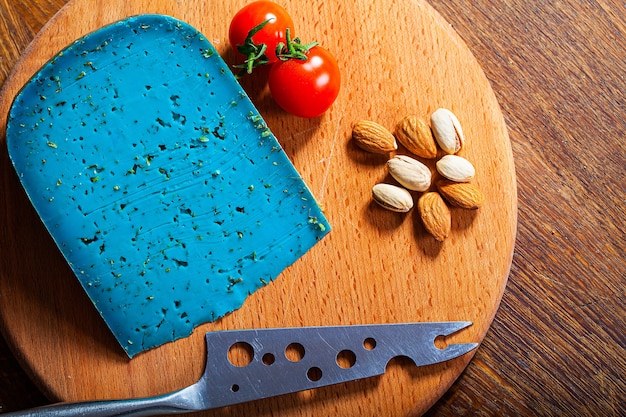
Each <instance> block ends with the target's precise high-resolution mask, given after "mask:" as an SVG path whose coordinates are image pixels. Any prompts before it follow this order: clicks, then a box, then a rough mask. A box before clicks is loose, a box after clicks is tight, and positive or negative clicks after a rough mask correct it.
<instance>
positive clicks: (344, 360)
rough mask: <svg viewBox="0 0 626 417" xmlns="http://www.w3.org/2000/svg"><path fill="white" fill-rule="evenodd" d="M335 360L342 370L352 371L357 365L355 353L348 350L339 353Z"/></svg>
mask: <svg viewBox="0 0 626 417" xmlns="http://www.w3.org/2000/svg"><path fill="white" fill-rule="evenodd" d="M335 360H336V362H337V365H339V367H340V368H343V369H350V368H352V367H353V366H354V364H355V363H356V355H355V354H354V352H353V351H351V350H347V349H346V350H342V351H341V352H339V353H338V354H337V358H335Z"/></svg>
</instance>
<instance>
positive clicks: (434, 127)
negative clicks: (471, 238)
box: [352, 108, 484, 241]
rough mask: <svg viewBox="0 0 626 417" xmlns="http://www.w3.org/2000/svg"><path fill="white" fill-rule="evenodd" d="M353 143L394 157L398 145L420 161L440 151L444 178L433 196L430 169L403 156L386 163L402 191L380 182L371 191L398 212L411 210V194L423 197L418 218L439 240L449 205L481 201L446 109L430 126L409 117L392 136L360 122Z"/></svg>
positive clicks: (460, 139) (455, 121)
mask: <svg viewBox="0 0 626 417" xmlns="http://www.w3.org/2000/svg"><path fill="white" fill-rule="evenodd" d="M352 138H353V140H354V142H355V143H356V145H357V146H358V147H360V148H361V149H363V150H365V151H368V152H373V153H378V154H386V155H389V154H391V153H395V152H396V151H397V150H398V143H397V142H400V143H401V144H402V146H404V148H405V149H406V150H407V151H409V152H410V153H412V154H413V155H415V156H417V157H419V158H423V159H435V158H437V155H438V149H441V150H442V151H443V153H444V154H445V155H444V156H443V157H441V158H440V159H439V160H438V161H437V162H436V167H437V172H438V174H439V175H440V176H441V177H442V179H439V180H437V181H436V183H435V185H436V191H431V185H432V181H433V178H432V173H431V171H430V168H428V166H426V165H425V164H424V163H422V162H420V161H419V160H417V159H415V158H413V157H411V156H407V155H395V156H393V157H392V158H391V159H389V160H388V161H387V171H388V172H389V174H390V175H391V176H392V177H393V178H394V179H395V180H396V181H397V182H398V183H399V184H400V186H397V185H392V184H384V183H383V184H376V185H375V186H374V187H373V188H372V196H373V198H374V200H375V201H376V202H377V203H378V204H380V205H381V206H382V207H385V208H386V209H389V210H392V211H397V212H401V213H406V212H408V211H410V210H411V209H412V208H413V205H414V203H413V196H412V194H411V192H410V191H416V192H421V193H422V194H421V196H420V197H419V200H418V202H417V209H418V211H419V214H420V218H421V219H422V223H423V224H424V228H425V229H426V231H428V233H430V234H431V235H432V236H433V237H434V238H435V239H437V240H439V241H443V240H444V239H445V238H447V237H448V235H449V234H450V228H451V223H452V220H451V214H450V209H449V207H448V204H450V205H452V206H455V207H461V208H464V209H477V208H479V207H480V206H481V205H482V204H483V202H484V196H483V194H482V193H481V191H480V189H478V187H476V186H475V185H474V184H472V183H471V182H470V181H471V180H472V179H473V178H474V175H475V173H476V172H475V169H474V166H473V165H472V163H471V162H470V161H468V160H467V159H465V158H463V157H461V156H459V155H457V153H458V152H459V151H460V150H461V149H463V147H464V146H465V144H466V139H465V136H464V134H463V130H462V128H461V124H460V123H459V120H458V119H457V117H456V116H455V115H454V113H452V112H451V111H450V110H447V109H444V108H440V109H438V110H436V111H435V112H434V113H433V114H432V115H431V116H430V124H429V123H427V121H425V120H424V119H422V118H420V117H418V116H414V115H410V116H407V117H405V118H404V119H402V120H401V121H400V122H399V123H398V124H397V125H396V128H395V132H394V133H391V132H390V131H389V130H387V129H386V128H385V127H384V126H382V125H380V124H378V123H376V122H372V121H368V120H360V121H358V122H357V123H356V124H355V125H354V127H353V129H352ZM396 140H397V141H396ZM444 199H445V201H444ZM446 201H447V203H448V204H446Z"/></svg>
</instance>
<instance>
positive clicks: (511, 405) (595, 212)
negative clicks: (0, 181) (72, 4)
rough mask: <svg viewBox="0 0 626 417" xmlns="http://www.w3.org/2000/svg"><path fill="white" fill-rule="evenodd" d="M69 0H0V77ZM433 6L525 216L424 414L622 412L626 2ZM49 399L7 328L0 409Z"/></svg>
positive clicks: (625, 367)
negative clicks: (491, 117)
mask: <svg viewBox="0 0 626 417" xmlns="http://www.w3.org/2000/svg"><path fill="white" fill-rule="evenodd" d="M65 2H66V1H65V0H0V82H2V81H4V79H5V78H6V76H7V74H8V72H9V71H10V69H11V68H12V66H13V64H14V63H15V61H16V60H17V58H18V57H19V55H20V54H21V53H22V52H23V51H24V49H25V48H26V46H27V45H28V43H29V42H30V40H31V39H32V38H33V37H34V35H35V34H36V33H37V31H38V30H39V29H40V28H41V27H42V26H43V25H44V24H45V23H46V21H47V20H48V19H49V18H51V17H52V15H53V14H54V13H55V12H56V11H57V10H58V9H59V8H60V7H61V6H63V4H65ZM431 4H432V5H433V6H434V8H435V9H436V10H438V11H439V12H440V13H441V14H442V15H443V16H444V17H445V18H446V19H447V20H448V21H449V22H450V24H451V25H452V26H453V27H454V28H455V30H456V31H457V32H458V33H459V34H460V36H461V37H462V38H463V39H464V40H465V41H466V42H467V44H468V46H469V47H470V49H471V50H472V51H473V53H474V55H475V56H476V57H477V59H478V61H479V62H480V63H481V65H482V66H483V68H484V71H485V73H486V75H487V77H488V78H489V80H490V81H491V83H492V86H493V88H494V90H495V93H496V95H497V97H498V99H499V101H500V104H501V106H502V110H503V113H504V116H505V119H506V122H507V125H508V127H509V131H510V138H511V141H512V146H513V152H514V157H515V164H516V172H517V179H518V192H519V225H518V236H517V241H516V250H515V255H514V258H513V265H512V269H511V274H510V278H509V283H508V286H507V290H506V292H505V294H504V298H503V300H502V304H501V307H500V310H499V311H498V314H497V316H496V319H495V322H494V323H493V326H492V327H491V330H490V332H489V333H488V334H487V337H486V339H485V340H484V342H483V344H482V345H481V347H480V349H479V351H478V353H477V354H476V356H475V358H474V359H473V361H472V362H471V364H470V365H469V367H468V368H467V370H466V371H465V372H464V374H463V375H462V376H461V377H460V378H459V380H458V381H457V382H456V383H455V384H454V385H453V387H452V388H451V389H450V390H449V391H448V393H447V394H446V395H445V396H444V397H443V398H442V399H441V400H440V401H439V402H438V403H437V404H436V405H435V406H434V407H433V408H432V409H431V411H430V412H429V415H433V416H435V415H437V416H440V415H443V416H451V415H482V416H496V415H498V416H501V415H539V416H554V415H572V416H574V415H576V416H581V415H589V416H622V415H626V382H625V381H626V355H625V352H626V336H625V328H626V326H625V321H626V320H625V319H626V308H625V296H624V286H625V283H626V220H625V212H626V151H625V143H626V3H624V1H622V0H620V1H617V0H605V1H588V2H583V1H574V0H563V1H559V2H544V1H539V0H509V1H506V2H505V1H498V0H494V1H487V0H477V1H461V0H445V1H444V0H432V1H431ZM0 204H10V202H6V201H2V202H0ZM5 244H7V242H5V241H3V240H2V233H1V231H0V247H1V245H5ZM0 256H1V253H0ZM0 296H2V295H1V294H0ZM46 403H47V400H46V398H45V397H44V396H43V395H42V394H41V393H40V392H39V391H38V389H37V388H36V386H35V385H34V384H33V383H32V382H31V381H30V380H29V378H28V376H27V375H26V373H25V372H24V371H23V370H22V368H21V367H20V365H19V363H18V361H17V360H16V359H15V358H14V356H13V355H12V353H11V351H10V349H9V347H8V346H7V344H6V343H5V341H4V340H3V339H1V338H0V412H4V411H12V410H18V409H21V408H27V407H33V406H37V405H43V404H46Z"/></svg>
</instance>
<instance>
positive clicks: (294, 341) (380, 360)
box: [5, 321, 478, 417]
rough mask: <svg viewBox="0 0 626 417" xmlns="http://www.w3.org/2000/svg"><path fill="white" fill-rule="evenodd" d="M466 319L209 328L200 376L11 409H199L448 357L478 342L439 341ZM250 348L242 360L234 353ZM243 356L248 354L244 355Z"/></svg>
mask: <svg viewBox="0 0 626 417" xmlns="http://www.w3.org/2000/svg"><path fill="white" fill-rule="evenodd" d="M471 324H472V323H471V322H467V321H458V322H434V323H399V324H374V325H356V326H323V327H299V328H277V329H255V330H229V331H220V332H209V333H207V334H206V343H207V359H206V366H205V370H204V374H203V375H202V377H201V378H200V380H199V381H198V382H196V383H195V384H193V385H191V386H189V387H187V388H184V389H182V390H180V391H176V392H173V393H170V394H165V395H161V396H157V397H150V398H141V399H130V400H110V401H94V402H83V403H59V404H54V405H51V406H47V407H40V408H36V409H31V410H26V411H21V412H16V413H7V414H5V415H6V416H33V417H34V416H58V417H60V416H64V417H65V416H68V417H71V416H82V415H90V416H95V417H105V416H120V415H124V416H149V415H157V414H177V413H185V412H190V411H201V410H208V409H213V408H219V407H225V406H229V405H234V404H240V403H244V402H248V401H254V400H259V399H262V398H268V397H273V396H278V395H283V394H289V393H293V392H297V391H303V390H308V389H313V388H319V387H322V386H327V385H332V384H337V383H341V382H347V381H354V380H357V379H362V378H368V377H372V376H376V375H381V374H383V373H384V372H385V368H386V366H387V364H388V363H389V361H390V360H391V359H393V358H396V357H399V356H405V357H408V358H410V359H411V360H412V361H413V362H414V363H415V365H417V366H424V365H430V364H435V363H439V362H444V361H447V360H450V359H453V358H456V357H459V356H461V355H464V354H466V353H468V352H470V351H472V350H473V349H475V348H476V347H477V346H478V344H477V343H461V344H452V345H449V346H447V347H445V348H443V349H440V348H438V347H437V346H436V345H435V339H436V338H437V337H439V336H448V335H450V334H452V333H455V332H457V331H459V330H461V329H464V328H466V327H468V326H470V325H471ZM234 348H242V349H243V351H244V352H247V353H248V354H249V357H248V358H247V360H245V361H244V363H241V362H239V361H233V359H232V358H231V357H230V356H229V353H232V351H233V349H234ZM244 356H245V355H244Z"/></svg>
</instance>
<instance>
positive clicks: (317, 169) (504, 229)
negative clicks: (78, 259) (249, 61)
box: [0, 0, 517, 416]
mask: <svg viewBox="0 0 626 417" xmlns="http://www.w3.org/2000/svg"><path fill="white" fill-rule="evenodd" d="M243 4H244V1H236V0H223V1H217V0H214V1H211V2H204V1H196V2H173V1H170V0H161V1H144V2H139V1H137V2H132V3H129V2H127V1H125V0H119V1H109V2H107V3H106V4H104V3H102V4H100V6H96V5H94V3H93V2H90V1H87V0H73V1H72V2H70V3H68V4H67V5H66V6H65V7H64V8H63V9H62V10H61V11H60V12H59V13H58V14H56V15H55V17H54V18H53V19H52V20H50V21H49V23H48V24H47V25H46V27H45V28H44V29H43V30H42V31H41V32H40V33H39V34H38V35H37V37H36V38H35V40H34V41H33V42H32V43H31V44H30V46H29V47H28V49H27V51H26V52H25V53H24V54H23V55H22V57H21V58H20V59H19V60H18V61H17V63H16V64H15V66H14V68H13V71H12V72H11V74H10V75H9V77H8V78H7V80H6V81H5V83H4V85H3V88H2V90H1V91H0V114H6V112H7V110H8V108H9V105H10V103H11V101H12V98H13V97H14V95H15V93H16V92H17V91H18V90H19V88H21V86H22V85H23V84H24V83H25V82H26V81H27V80H28V78H29V77H30V74H32V73H33V72H34V71H36V70H37V69H38V68H39V67H40V66H41V65H42V64H43V63H45V62H46V61H47V60H48V59H50V58H51V57H52V56H53V55H54V54H55V53H56V52H57V51H59V50H60V49H62V48H63V47H64V46H66V45H68V44H70V43H72V42H73V41H74V40H75V39H77V38H78V37H80V36H83V35H84V34H86V33H89V32H91V31H93V30H96V29H99V28H100V27H102V25H105V24H108V23H112V22H113V21H116V20H119V19H122V18H125V17H127V16H130V15H134V14H139V13H164V14H168V15H172V16H174V17H177V18H180V19H182V20H185V21H186V22H188V23H190V24H192V25H193V26H195V27H196V28H198V29H199V30H200V31H201V32H202V33H203V34H205V35H206V36H207V38H208V39H210V40H211V41H212V42H213V43H214V45H216V47H217V49H218V51H219V52H220V54H221V55H222V56H224V57H225V59H226V60H227V61H228V60H230V59H231V58H232V54H231V52H230V46H229V45H228V42H227V39H226V34H227V29H228V22H229V19H230V17H231V16H232V15H234V13H235V12H236V11H237V10H239V9H240V8H241V7H242V5H243ZM283 4H284V5H285V7H286V9H287V10H291V11H292V12H291V15H292V16H293V17H294V19H295V20H296V21H297V22H299V24H298V26H296V28H297V32H298V33H299V34H300V36H305V34H306V36H307V37H311V38H312V39H320V40H323V44H324V46H325V47H327V48H328V49H330V50H332V51H337V52H336V54H337V56H338V59H339V62H340V68H341V70H342V72H343V74H344V82H343V94H342V95H340V97H339V98H338V100H337V102H335V104H334V105H333V107H332V109H331V110H330V111H329V112H327V113H326V114H325V115H324V116H323V117H321V118H319V119H311V120H306V119H299V118H296V117H291V116H289V115H287V114H285V113H284V112H282V111H280V110H279V109H278V108H277V106H276V105H275V104H273V103H272V101H271V99H270V98H269V95H268V94H267V88H266V87H265V85H264V84H263V83H262V82H261V77H260V75H257V76H256V77H251V78H249V79H245V80H243V81H242V84H243V86H244V88H246V90H247V91H248V93H249V95H250V96H251V97H252V99H253V101H254V102H255V104H256V105H257V106H258V107H259V110H260V112H261V114H263V115H264V117H265V120H266V122H267V124H268V126H269V127H270V128H271V129H272V131H273V132H274V133H275V134H276V136H277V137H278V138H279V140H280V141H281V143H282V145H283V147H284V148H285V152H286V153H287V155H289V157H290V158H291V159H292V160H293V162H294V165H295V166H296V168H297V169H298V170H299V171H300V173H301V174H302V176H303V177H304V178H305V181H306V182H307V184H308V185H309V187H310V188H311V190H312V191H313V193H314V194H315V195H316V196H317V198H318V199H319V201H320V202H321V204H322V205H323V206H324V211H325V213H326V215H327V217H328V219H329V221H330V223H331V224H332V226H333V231H332V233H331V234H330V235H329V236H328V237H327V238H325V239H323V240H322V242H321V243H320V244H318V245H317V246H316V247H315V248H313V249H312V250H311V251H309V252H308V253H307V254H306V256H304V257H302V258H301V259H300V260H299V261H298V262H296V263H295V264H294V265H293V266H292V267H290V268H288V269H287V270H286V271H285V272H284V273H283V274H281V276H280V277H279V278H278V279H277V280H276V281H275V282H274V283H272V285H270V286H268V287H266V288H264V289H263V290H262V291H258V292H257V293H255V294H254V295H252V296H250V297H249V299H248V300H247V302H246V303H245V304H244V306H243V307H242V308H241V309H239V310H237V311H236V312H235V313H233V314H230V315H227V316H226V317H224V318H223V319H220V320H218V321H217V322H215V323H209V324H206V325H203V326H200V328H199V329H198V330H197V331H196V332H195V333H194V334H193V335H192V336H191V337H189V338H185V339H181V340H179V341H176V342H175V343H170V344H166V345H163V346H161V347H159V348H158V349H153V350H150V351H147V352H145V353H143V354H142V355H138V356H137V357H134V358H133V360H132V361H131V360H128V358H126V357H125V355H124V354H123V353H122V352H121V351H120V349H119V346H117V344H116V343H115V342H113V341H112V338H111V334H110V332H109V331H108V330H107V329H106V326H105V325H104V323H103V322H102V320H101V319H100V318H99V317H98V316H97V314H95V311H94V310H93V307H92V305H91V303H90V302H89V301H88V299H87V298H86V297H85V296H84V293H83V292H82V290H80V288H79V287H78V285H77V281H76V279H74V277H72V276H71V275H70V274H68V273H67V266H66V265H65V262H64V260H63V259H62V257H60V256H59V254H58V251H56V250H55V249H54V247H53V246H51V245H50V244H49V240H50V239H49V238H48V237H47V236H45V232H44V231H43V230H41V226H40V222H39V220H38V219H37V217H36V216H33V215H32V209H30V208H29V207H28V203H27V202H26V203H24V197H23V193H22V192H21V190H19V185H17V186H16V184H15V183H16V182H15V178H14V176H13V177H12V176H11V174H10V173H9V172H10V167H8V163H7V164H6V165H5V166H6V168H8V169H7V170H6V171H7V172H6V173H5V175H4V177H3V179H4V182H3V183H1V184H2V188H3V194H4V195H5V198H6V199H7V200H10V201H11V202H12V204H11V207H8V210H7V211H6V212H5V213H4V214H3V215H2V216H1V217H2V218H3V221H4V224H5V225H6V229H7V234H6V240H7V242H9V244H8V245H7V247H6V250H5V251H4V254H5V256H4V258H3V259H2V260H1V262H0V264H1V265H2V266H1V267H0V269H1V270H2V274H3V277H2V280H1V281H0V292H1V293H2V294H3V296H2V297H0V316H1V318H2V327H3V330H4V334H5V337H6V338H7V341H8V342H9V344H10V345H11V346H12V347H13V349H14V350H15V351H17V352H18V353H17V354H18V356H19V357H21V358H22V363H23V366H24V368H25V369H27V370H28V371H30V373H31V374H32V377H33V379H34V380H35V381H36V382H37V384H38V385H39V386H40V387H42V389H43V390H44V392H45V393H46V394H47V395H48V397H49V398H52V399H58V400H62V401H86V400H94V399H110V398H129V397H146V396H152V395H159V394H163V393H166V392H170V391H174V390H177V389H180V388H182V387H185V386H188V385H190V384H192V383H194V382H195V381H197V380H198V379H199V377H200V375H201V372H202V368H203V362H204V358H205V352H206V346H205V344H204V337H203V335H204V333H205V332H206V331H213V330H223V329H241V328H256V327H263V328H267V327H292V326H307V325H309V326H310V325H334V324H362V323H397V322H412V321H448V320H468V321H471V322H473V325H472V326H471V327H470V328H468V329H465V330H463V331H462V332H459V334H456V335H453V336H451V337H448V338H447V339H446V340H447V342H449V343H454V342H457V341H458V342H460V341H481V340H482V339H483V337H484V335H485V333H486V331H487V329H488V327H489V325H490V324H491V322H492V320H493V317H494V315H495V312H496V309H497V307H498V304H499V301H500V298H501V295H502V293H503V290H504V287H505V283H506V280H507V278H508V273H509V268H510V263H511V258H512V253H513V244H514V236H515V228H516V220H517V217H516V215H517V206H516V205H517V200H516V197H517V194H516V184H515V173H514V167H513V160H512V151H511V146H510V141H509V139H508V134H507V130H506V126H505V124H504V119H503V116H502V114H501V112H500V108H499V105H498V103H497V100H496V99H495V95H494V94H493V91H492V89H491V88H490V86H489V83H488V81H487V79H486V77H485V76H484V73H483V71H482V69H481V68H480V66H479V65H478V64H477V62H476V60H475V58H473V56H472V54H471V52H470V51H469V50H468V49H467V47H466V46H465V44H464V43H463V42H462V41H461V40H460V39H459V38H458V35H457V34H456V33H454V32H453V31H452V30H451V29H450V27H449V25H448V24H447V22H446V21H445V20H443V19H442V18H441V17H440V16H439V15H438V14H437V13H436V12H435V11H434V10H433V9H432V8H431V7H430V6H429V5H428V4H427V3H425V2H411V1H408V0H406V1H399V2H397V3H393V4H389V3H387V2H386V1H384V0H377V1H371V0H359V1H356V2H354V3H353V4H350V5H348V6H346V7H335V6H334V5H333V6H330V7H329V3H326V2H323V1H319V2H311V3H309V4H307V5H306V6H305V5H299V4H296V3H295V2H291V1H289V0H285V1H284V2H283ZM384 14H389V15H390V16H394V24H393V25H392V26H390V25H388V24H386V23H385V22H384V21H381V20H380V19H378V18H377V17H378V16H382V15H384ZM78 16H80V17H81V18H80V19H77V17H78ZM335 20H338V21H341V22H342V24H341V25H338V24H335V23H334V21H335ZM361 20H363V21H364V22H367V24H366V25H360V24H359V23H360V21H361ZM410 31H413V34H412V35H411V36H408V35H407V34H408V33H410ZM401 37H404V40H405V42H408V44H409V45H411V46H410V47H409V46H407V47H405V48H404V49H402V50H389V49H388V48H387V47H386V45H390V44H393V43H394V42H395V41H396V40H397V39H398V38H401ZM346 51H350V53H349V54H346ZM363 80H367V82H363ZM131 88H132V87H131ZM438 107H447V108H450V109H451V110H453V111H454V112H455V113H456V114H457V116H458V117H459V119H460V120H462V121H463V122H462V123H463V130H464V132H465V134H466V137H467V141H466V143H465V144H464V147H463V149H462V151H461V152H462V155H463V156H465V157H466V158H468V159H469V160H470V161H472V163H473V165H474V166H475V167H476V170H477V175H476V178H475V179H474V180H473V182H474V183H475V184H477V185H478V186H479V187H480V188H481V190H482V192H483V194H484V195H485V200H486V204H484V206H483V207H482V208H481V209H480V210H476V211H472V210H461V209H457V210H452V216H453V230H452V232H451V234H450V237H449V238H448V239H447V240H446V241H445V243H443V244H441V243H439V242H436V241H435V240H434V239H433V238H432V237H430V236H428V235H427V234H426V233H425V231H424V228H423V226H422V225H421V222H420V221H419V219H418V218H417V217H416V216H417V211H416V210H415V211H413V213H411V214H409V215H398V214H397V213H391V212H389V211H386V210H384V209H382V208H380V207H379V206H377V205H376V204H374V203H373V202H372V199H371V187H372V186H373V185H374V184H376V183H377V182H381V181H388V179H387V180H386V179H385V176H386V173H385V169H384V163H385V162H386V160H387V158H386V157H383V158H381V157H380V156H378V155H372V154H366V153H364V152H363V151H362V150H359V149H358V148H357V147H355V146H354V144H352V143H351V142H350V136H351V129H352V125H353V123H354V122H355V121H356V120H359V119H363V118H365V119H370V120H376V121H378V122H379V123H381V124H383V125H386V126H389V127H390V128H393V126H394V125H395V124H396V123H397V122H398V121H399V120H400V119H401V118H403V117H404V116H406V115H407V114H418V115H421V116H429V115H430V114H431V113H432V112H433V111H434V110H435V109H436V108H438ZM430 163H432V165H433V167H432V168H434V161H430ZM12 180H13V181H12ZM16 187H17V189H16ZM34 241H38V243H34ZM42 278H45V279H42ZM41 317H45V320H43V321H42V320H41ZM33 338H35V339H33ZM211 353H212V352H209V355H211ZM471 357H472V355H471V354H469V355H465V356H463V357H460V358H457V359H454V360H452V361H449V362H446V363H442V364H437V365H432V366H428V367H420V368H415V367H410V366H408V365H409V363H408V362H407V361H402V360H397V361H394V362H393V363H392V364H391V365H389V366H388V369H387V372H386V373H385V375H384V376H382V377H380V378H371V379H367V380H363V381H357V382H353V383H349V384H343V385H341V386H336V387H330V388H327V389H318V390H314V391H312V392H305V393H301V394H298V395H291V396H285V397H279V398H271V399H267V400H264V401H259V402H254V403H248V404H242V405H240V406H234V407H230V408H228V409H225V410H216V411H214V412H207V413H203V414H202V415H206V416H209V415H211V416H217V415H219V416H226V415H232V416H237V415H241V414H245V415H258V416H262V415H271V414H274V413H277V412H278V413H280V415H282V416H317V415H320V414H321V415H330V414H336V413H339V414H341V415H354V414H355V413H358V414H365V415H381V414H384V415H399V414H405V413H408V412H410V413H411V414H416V415H420V414H423V412H424V411H426V409H428V408H429V407H430V406H431V405H432V404H433V403H434V402H435V401H436V400H437V399H438V398H439V397H440V396H441V395H442V394H443V393H444V392H445V391H446V390H447V389H448V388H449V386H450V385H451V384H452V382H453V381H454V380H455V379H456V377H457V376H458V375H459V374H460V373H461V371H462V370H463V369H464V367H465V366H466V365H467V363H468V362H469V360H470V359H471ZM209 360H220V359H219V358H213V356H209ZM398 392H401V393H402V395H396V394H397V393H398ZM394 395H395V398H394V400H393V401H389V400H388V398H390V397H391V396H394Z"/></svg>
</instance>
